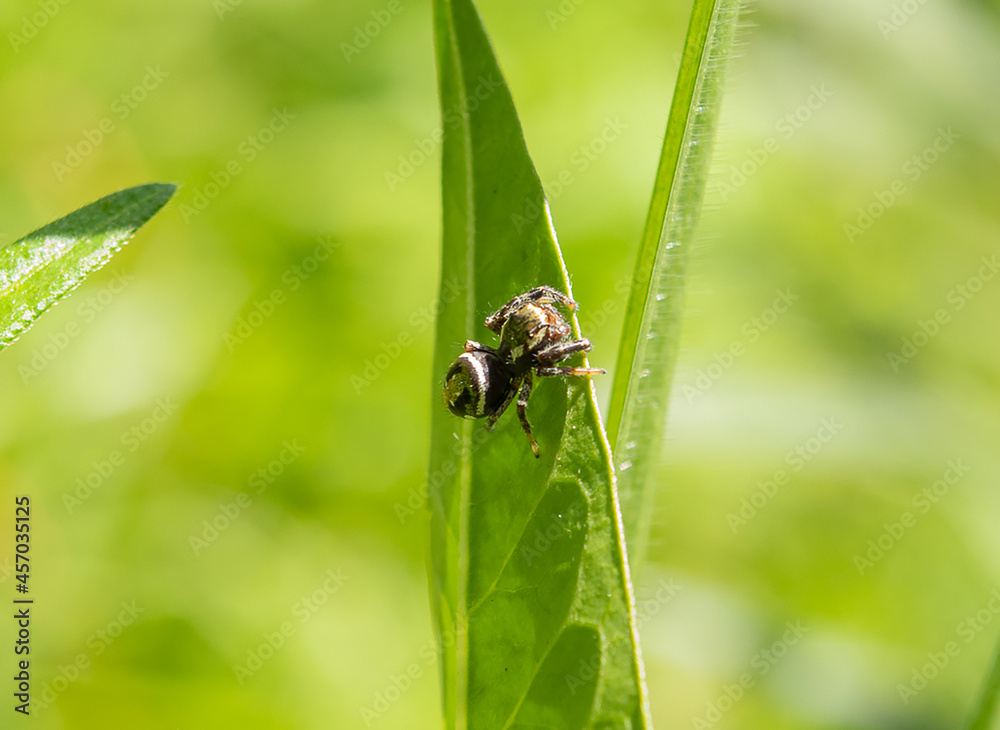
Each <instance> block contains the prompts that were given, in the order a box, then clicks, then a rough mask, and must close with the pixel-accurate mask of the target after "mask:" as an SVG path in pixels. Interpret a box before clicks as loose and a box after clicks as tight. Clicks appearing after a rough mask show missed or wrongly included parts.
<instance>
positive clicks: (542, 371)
mask: <svg viewBox="0 0 1000 730" xmlns="http://www.w3.org/2000/svg"><path fill="white" fill-rule="evenodd" d="M607 372H608V371H607V370H604V369H603V368H574V367H554V368H535V375H541V376H542V377H543V378H544V377H551V376H553V375H605V374H607Z"/></svg>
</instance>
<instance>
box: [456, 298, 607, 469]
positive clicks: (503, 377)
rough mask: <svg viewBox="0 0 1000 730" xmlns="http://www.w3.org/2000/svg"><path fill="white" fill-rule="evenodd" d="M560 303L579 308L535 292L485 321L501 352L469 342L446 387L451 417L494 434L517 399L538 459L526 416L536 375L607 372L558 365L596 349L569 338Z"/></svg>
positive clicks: (511, 302) (522, 423)
mask: <svg viewBox="0 0 1000 730" xmlns="http://www.w3.org/2000/svg"><path fill="white" fill-rule="evenodd" d="M556 303H558V304H561V305H562V306H564V307H566V308H567V309H570V310H576V309H577V308H578V305H577V303H576V302H574V301H573V300H572V299H570V298H569V297H568V296H566V295H565V294H563V293H562V292H560V291H559V290H557V289H553V288H552V287H550V286H539V287H535V288H534V289H532V290H531V291H529V292H526V293H525V294H522V295H520V296H517V297H514V298H513V299H511V300H510V301H509V302H507V304H505V305H504V306H503V307H502V308H500V309H499V310H497V311H496V312H494V313H493V314H491V315H490V316H489V317H487V318H486V321H485V325H486V327H487V328H488V329H489V330H490V331H491V332H493V333H495V334H497V335H498V336H499V337H500V345H499V347H497V348H496V349H494V348H492V347H489V346H487V345H482V344H480V343H478V342H475V341H473V340H468V341H467V342H466V343H465V348H464V349H465V351H464V352H463V353H462V354H461V355H459V356H458V359H456V360H455V362H454V363H452V366H451V367H450V368H449V369H448V374H447V375H446V376H445V382H444V394H443V395H444V402H445V405H446V406H448V408H449V409H450V410H451V412H452V413H454V414H455V415H456V416H460V417H462V418H486V429H487V430H490V431H491V430H493V426H494V425H495V424H496V422H497V419H499V418H500V416H501V415H503V412H504V411H506V410H507V408H508V407H510V404H511V403H512V402H513V401H514V398H515V396H516V397H517V415H518V419H519V420H520V422H521V427H522V428H523V429H524V433H525V434H526V435H527V437H528V442H529V443H530V444H531V450H532V452H533V453H534V454H535V456H536V457H537V456H539V451H538V444H537V442H536V441H535V437H534V435H533V434H532V432H531V425H530V424H529V423H528V416H527V413H526V409H527V407H528V397H529V396H530V395H531V389H532V387H533V384H534V378H533V376H535V375H537V376H540V377H551V376H556V375H598V374H602V373H604V372H605V371H604V370H600V369H597V368H576V367H566V366H557V365H556V363H559V362H562V361H563V360H565V359H566V358H568V357H569V356H571V355H573V354H575V353H577V352H588V351H589V350H590V349H591V348H592V347H593V345H591V344H590V340H587V339H582V340H572V339H569V337H570V335H571V334H572V329H571V328H570V326H569V324H568V323H567V322H566V320H565V318H564V317H563V316H562V314H560V313H559V310H557V309H556V308H555V306H553V305H554V304H556Z"/></svg>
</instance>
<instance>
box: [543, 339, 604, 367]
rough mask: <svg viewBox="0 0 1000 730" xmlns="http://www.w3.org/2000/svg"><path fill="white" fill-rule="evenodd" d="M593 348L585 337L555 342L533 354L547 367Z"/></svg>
mask: <svg viewBox="0 0 1000 730" xmlns="http://www.w3.org/2000/svg"><path fill="white" fill-rule="evenodd" d="M593 349H594V346H593V345H592V344H590V340H588V339H586V338H584V339H582V340H573V341H571V342H557V343H556V344H554V345H550V346H549V347H546V348H545V349H544V350H542V351H541V352H539V353H538V354H537V355H536V356H535V361H536V362H537V363H538V364H539V365H541V366H542V367H548V366H549V365H555V364H556V363H557V362H562V361H563V360H565V359H566V358H567V357H569V356H570V355H573V354H575V353H577V352H590V351H591V350H593Z"/></svg>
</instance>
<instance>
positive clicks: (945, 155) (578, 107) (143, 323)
mask: <svg viewBox="0 0 1000 730" xmlns="http://www.w3.org/2000/svg"><path fill="white" fill-rule="evenodd" d="M904 5H905V7H906V8H908V9H909V10H908V11H907V10H904V9H903V7H904ZM43 6H44V7H48V8H50V9H51V8H57V10H56V11H55V12H54V14H52V13H50V14H48V15H46V11H45V10H43ZM479 7H480V11H481V12H482V14H483V16H484V20H485V23H486V25H487V27H489V28H490V33H491V37H492V39H493V41H494V43H495V44H496V48H497V55H498V56H499V57H500V58H501V59H503V61H504V70H505V72H506V74H507V76H508V80H509V82H510V85H511V88H512V89H513V90H514V94H515V102H516V104H517V107H518V110H519V113H520V115H521V121H522V124H523V127H524V131H525V136H526V138H527V142H528V148H529V150H530V152H531V154H532V156H533V158H534V160H535V163H536V165H537V167H538V170H539V174H540V176H541V178H542V180H543V182H544V183H545V184H546V187H547V190H548V192H549V196H550V198H551V201H552V210H553V216H554V218H555V222H556V226H557V228H558V230H559V232H560V243H561V244H562V247H563V252H564V255H565V258H566V264H567V267H568V269H569V271H570V274H571V276H572V279H573V285H574V294H575V295H576V297H577V298H578V300H579V301H580V303H581V315H582V316H581V327H582V329H583V332H584V334H585V335H586V336H588V337H590V338H591V339H592V340H593V341H594V344H595V348H594V352H593V353H592V356H591V358H590V359H591V362H592V363H593V364H595V365H596V366H605V367H608V366H610V365H611V364H612V363H613V360H614V355H615V352H616V348H617V341H618V333H619V330H620V325H621V313H622V311H623V308H624V302H625V294H624V289H623V286H624V285H623V283H622V282H626V283H627V281H628V279H629V277H630V274H631V268H632V264H633V257H634V254H635V249H636V243H637V241H638V237H639V233H640V229H641V226H642V221H643V216H644V214H645V210H646V206H647V205H648V201H649V193H650V186H651V184H652V179H653V174H654V170H655V166H656V160H657V155H658V152H659V148H660V144H661V140H660V136H661V135H662V133H663V125H664V121H665V119H666V114H667V107H668V103H669V98H670V92H671V88H672V83H673V78H674V76H675V74H676V58H677V54H679V52H680V44H681V41H682V38H683V35H684V30H685V25H686V22H687V15H688V11H689V8H688V6H686V5H671V4H663V3H651V2H624V3H614V4H611V3H603V4H602V3H593V2H581V3H579V4H577V3H566V2H561V1H560V2H556V1H555V0H552V1H543V2H526V1H525V0H515V1H514V2H503V3H501V2H497V1H496V0H483V2H481V3H480V4H479ZM373 14H374V15H373ZM750 18H751V20H752V21H753V22H754V23H755V27H753V28H751V29H750V30H749V32H748V33H746V34H744V35H743V40H744V41H745V42H746V46H745V48H744V49H743V57H742V58H741V59H738V60H737V61H736V63H735V64H734V66H733V68H732V71H733V72H734V73H733V74H732V76H731V83H730V86H729V88H728V89H727V92H726V100H725V104H724V117H723V120H722V125H721V127H720V130H719V137H718V149H719V151H720V153H721V157H720V160H719V163H718V165H717V176H716V177H715V179H714V181H713V182H712V183H710V194H709V202H710V203H715V207H714V209H709V210H706V213H705V216H704V218H703V230H704V231H705V233H706V243H705V244H704V245H703V246H701V247H700V248H699V249H698V250H696V251H695V255H694V258H693V260H692V262H691V268H690V275H691V277H692V278H691V280H690V282H689V287H688V293H687V301H688V314H687V316H686V319H685V322H684V324H683V327H682V329H683V332H684V336H683V340H682V350H681V354H680V360H679V365H680V367H679V370H678V372H677V374H676V378H675V381H674V400H673V402H672V403H671V405H670V413H671V416H670V422H669V424H668V427H667V434H668V440H667V443H666V444H665V447H664V453H663V464H662V467H661V473H660V478H659V489H658V492H657V495H656V514H655V515H654V516H653V535H652V543H651V550H650V555H649V559H650V562H649V564H648V565H647V568H646V569H644V571H643V574H642V580H641V583H640V585H638V586H637V590H638V593H639V597H640V599H641V600H640V607H639V608H640V610H639V618H640V632H641V635H642V637H643V644H644V654H645V658H646V664H647V674H648V680H649V683H650V692H651V701H652V709H653V716H654V720H655V721H656V724H657V726H662V727H673V726H677V727H691V726H693V724H694V719H695V718H697V719H700V720H701V721H703V722H705V723H706V724H709V725H711V726H712V727H719V728H723V727H733V728H736V727H768V728H859V727H860V728H876V727H905V726H920V727H939V726H940V727H945V726H947V727H955V726H956V725H957V724H958V723H959V722H960V720H961V719H962V718H963V717H964V715H965V714H966V712H967V711H968V710H969V708H970V706H971V703H972V700H973V697H974V695H975V692H976V688H977V685H978V683H979V682H980V681H981V680H982V679H983V678H984V676H985V673H986V670H987V667H988V662H989V657H990V655H991V654H992V652H993V648H994V644H995V641H996V639H997V636H998V633H1000V632H998V627H1000V620H998V616H997V614H996V613H995V611H994V609H996V608H997V607H1000V602H998V601H993V602H992V603H991V593H992V591H994V590H995V589H996V586H997V584H998V578H1000V557H998V556H1000V545H998V534H1000V533H998V531H997V530H996V524H997V521H998V519H1000V496H998V493H997V489H996V485H997V483H998V477H1000V462H998V455H997V451H996V443H997V442H998V438H1000V419H998V413H1000V370H998V362H1000V339H998V338H997V337H996V336H995V335H996V315H997V312H998V307H1000V277H997V276H995V275H993V273H994V269H993V267H994V266H995V264H993V263H992V262H993V261H994V259H993V258H991V257H993V256H998V255H1000V252H998V248H1000V243H998V242H1000V235H998V234H1000V211H998V208H997V205H996V201H997V199H998V193H1000V190H998V187H1000V185H998V182H997V176H996V172H995V171H996V169H997V167H998V155H1000V127H998V126H997V124H996V120H997V118H998V116H1000V97H998V95H997V94H996V90H995V79H997V78H1000V25H998V19H997V15H996V5H995V3H983V2H962V1H958V0H953V1H949V2H942V3H926V4H921V3H898V2H894V1H888V0H887V1H886V2H847V3H827V4H822V5H821V4H815V3H796V2H791V1H790V0H761V1H760V2H758V3H756V4H755V6H754V11H753V13H752V14H751V16H750ZM0 27H2V28H3V30H4V33H3V42H4V43H6V44H7V45H6V46H4V53H5V55H4V74H3V75H2V77H0V105H2V108H3V109H4V110H5V114H4V123H3V134H2V135H0V153H2V156H3V159H4V160H5V162H6V164H5V165H3V167H2V169H0V233H2V236H3V237H2V240H3V241H4V242H9V241H13V240H16V239H17V238H18V237H20V236H21V235H23V234H24V233H26V232H28V231H30V230H33V229H34V228H36V227H37V225H38V223H39V222H41V221H45V220H51V219H54V218H56V217H59V216H60V215H63V214H64V213H65V212H66V211H67V210H72V209H74V208H75V207H78V206H79V205H80V204H81V203H84V202H86V201H89V200H93V199H94V198H95V197H97V196H99V195H101V194H103V193H104V192H106V191H108V190H116V189H120V188H122V187H126V186H128V185H132V184H136V183H139V182H144V181H147V180H153V179H157V180H173V181H178V182H182V183H183V184H184V185H183V187H182V188H181V189H180V190H179V191H178V193H177V195H176V196H175V198H174V202H173V203H172V204H171V205H170V207H169V208H168V209H167V210H166V211H165V212H164V213H162V214H160V215H158V216H156V218H155V219H154V220H152V221H151V222H150V224H148V226H147V227H145V228H144V229H143V233H142V236H141V240H137V241H135V242H134V243H133V244H132V245H130V246H129V247H127V248H126V249H124V250H123V251H122V252H121V253H119V254H117V255H116V257H115V259H114V260H113V261H112V262H111V264H110V265H109V266H108V267H106V268H105V269H104V270H103V271H102V272H101V273H99V274H97V275H95V276H94V277H93V278H91V279H89V280H88V282H87V283H86V284H85V285H84V286H83V287H81V288H80V289H79V290H78V291H77V292H75V293H74V294H73V295H72V296H71V297H69V298H67V299H66V300H65V301H64V302H63V303H62V304H60V305H59V306H57V307H55V308H54V309H53V310H52V311H51V312H50V313H48V314H47V315H46V317H45V318H44V319H42V320H40V322H39V324H38V325H37V326H36V327H35V328H34V329H33V330H32V331H31V332H30V333H28V334H27V335H26V336H25V337H23V338H22V339H21V340H20V341H18V342H17V343H16V344H14V345H13V346H11V347H9V348H7V349H6V350H5V351H4V352H3V353H2V354H0V403H2V404H3V408H2V409H0V489H2V493H0V499H2V500H3V502H4V504H7V505H10V504H11V502H12V495H13V494H15V493H17V494H22V493H23V494H29V495H31V496H32V499H33V501H34V504H35V507H36V510H35V513H34V517H33V520H34V521H33V526H34V529H35V533H34V539H35V541H34V543H33V553H32V555H33V558H34V560H35V561H36V563H35V571H36V572H35V573H33V591H34V595H35V597H36V599H37V603H36V604H35V612H36V613H35V616H36V618H37V624H36V626H37V631H36V632H35V634H34V640H33V641H34V643H33V652H34V660H35V663H34V666H35V668H36V670H37V674H36V675H35V676H36V679H37V682H38V684H37V685H36V690H37V694H36V698H38V699H40V698H42V696H43V693H44V687H45V685H48V686H49V687H51V688H58V692H57V695H56V698H55V702H54V705H53V706H51V707H48V708H45V709H39V710H38V712H37V716H36V717H35V718H33V720H32V721H31V722H32V723H33V724H34V725H36V726H37V727H44V728H60V727H67V728H72V727H107V728H132V727H142V728H153V729H157V728H164V729H172V728H176V727H184V728H187V727H215V728H223V727H225V728H229V727H232V728H237V727H239V728H328V727H337V728H365V727H372V728H382V729H386V730H389V729H392V728H406V729H407V730H412V729H413V728H423V727H427V728H437V727H440V723H441V719H440V713H441V710H440V701H439V683H438V677H437V673H438V668H437V661H438V652H437V650H436V648H435V645H434V643H433V634H432V630H431V619H430V610H429V602H428V599H427V570H426V560H427V557H426V544H427V533H428V528H427V516H426V511H425V505H424V504H423V500H422V497H421V492H422V488H423V480H424V475H425V469H426V463H427V462H426V459H427V446H428V442H429V430H428V424H429V420H430V413H429V408H430V404H429V403H428V401H427V398H426V384H427V382H428V381H429V380H430V379H431V378H432V377H434V374H432V373H431V370H430V360H431V351H432V336H431V331H432V327H431V322H432V317H433V312H432V311H431V309H432V305H433V302H434V301H435V299H436V296H437V285H438V282H437V271H438V265H439V261H438V253H439V248H438V246H439V235H440V201H439V191H440V188H439V172H438V157H437V155H438V152H439V144H438V142H437V141H436V139H437V135H436V130H438V129H439V124H440V120H439V114H438V108H437V94H436V83H435V70H434V61H433V58H434V56H433V44H432V36H431V20H430V7H429V4H428V3H426V2H422V3H408V2H405V0H399V2H371V3H349V4H343V3H320V2H308V1H306V0H295V1H293V2H276V1H272V2H269V3H250V2H247V1H244V2H242V3H238V2H236V1H235V0H220V2H217V3H215V4H214V5H213V4H212V3H202V2H197V3H196V2H181V3H173V4H163V3H128V2H124V1H115V2H111V1H107V2H93V3H80V4H77V3H75V2H70V3H67V4H65V5H60V4H58V3H56V4H52V3H41V4H39V3H38V2H21V1H18V2H13V3H7V4H4V5H3V7H2V8H0ZM30 32H33V35H32V37H30V38H28V37H27V36H28V34H29V33H30ZM11 33H13V34H15V35H16V36H17V38H22V37H23V38H24V41H25V42H24V43H20V42H19V41H17V42H16V43H15V42H12V40H11V36H10V35H9V34H11ZM15 41H16V39H15ZM15 45H16V47H15ZM362 46H363V47H362ZM102 125H103V130H107V131H103V130H102ZM88 145H89V146H88ZM935 145H937V149H935ZM67 146H68V147H69V148H70V149H69V150H67ZM724 183H725V185H723V184H724ZM859 208H861V209H862V211H866V212H865V213H864V214H859V211H858V209H859ZM865 215H867V216H868V218H866V217H865ZM847 225H851V226H854V227H856V228H857V229H858V231H854V230H852V229H846V228H845V226H847ZM984 260H985V262H989V265H987V264H986V263H984ZM786 302H787V303H786ZM937 316H939V317H941V319H943V320H946V321H944V322H943V323H941V322H938V324H937V325H935V323H934V320H935V317H937ZM70 323H76V324H77V325H78V327H79V329H80V335H79V336H76V337H68V338H62V337H60V333H65V332H66V327H67V326H68V325H69V324H70ZM922 332H924V333H925V334H921V333H922ZM926 332H930V333H932V334H926ZM907 342H908V343H910V344H906V343H907ZM904 348H905V349H904ZM910 348H912V349H910ZM727 353H728V354H727ZM893 353H895V354H897V355H898V358H896V359H894V360H890V355H892V354H893ZM900 359H902V360H904V362H900ZM437 376H438V377H442V376H443V374H437ZM598 385H599V388H603V390H599V395H600V396H601V398H602V399H603V400H602V405H604V404H606V402H607V396H608V392H607V390H606V388H607V385H606V384H601V383H599V384H598ZM506 417H510V416H509V415H508V416H506ZM824 437H825V439H826V440H825V441H824V440H823V438H824ZM116 451H117V452H120V454H121V457H122V459H123V463H122V464H121V465H120V466H116V467H114V468H113V469H112V470H111V471H110V472H109V473H107V474H106V475H105V474H102V472H107V471H108V468H107V464H108V463H110V456H111V454H112V452H116ZM122 459H119V461H121V460H122ZM282 459H284V461H282ZM959 472H960V473H959ZM949 479H950V480H951V481H952V482H953V483H950V484H949V483H948V480H949ZM771 482H774V486H773V487H772V486H771V484H770V483H771ZM778 482H782V483H781V484H779V483H778ZM81 483H82V484H83V485H84V486H82V487H81V486H80V484H81ZM78 489H79V490H80V491H79V492H77V490H78ZM88 490H89V491H88ZM925 490H930V492H929V493H927V494H925ZM935 490H936V491H935ZM769 493H773V494H770V495H769ZM73 500H79V503H77V502H75V501H73ZM743 500H746V502H745V503H744V501H743ZM237 508H238V511H237ZM741 510H743V514H744V515H749V516H748V517H746V518H744V517H742V515H741ZM754 510H756V512H755V513H754ZM11 513H12V509H11V508H9V507H8V508H7V511H6V512H5V514H8V515H10V514H11ZM907 513H910V515H911V516H912V517H906V516H905V515H906V514H907ZM730 515H734V516H735V517H736V518H739V519H746V520H747V522H746V524H740V523H739V522H738V521H737V520H734V519H733V518H731V517H730ZM903 520H906V523H909V524H911V525H912V526H909V527H907V526H905V525H904V524H903ZM213 525H214V526H213ZM897 536H898V537H897ZM199 541H203V542H199ZM869 541H871V543H872V544H873V545H874V547H872V545H870V544H869ZM880 544H881V546H882V547H880ZM0 545H2V546H3V547H2V552H0V555H9V554H10V546H11V545H12V536H11V528H10V519H9V518H5V519H4V521H3V522H2V524H0ZM869 552H870V555H871V558H869V557H867V556H868V555H869ZM856 556H860V557H861V558H863V559H866V560H870V562H871V565H865V564H861V566H860V568H859V567H858V564H857V563H856ZM0 560H2V559H0ZM3 572H4V571H0V575H2V573H3ZM671 581H672V583H671ZM11 584H12V580H11V578H10V577H9V575H8V576H7V577H6V578H4V580H3V585H4V586H5V587H6V586H10V585H11ZM4 590H7V589H6V588H5V589H4ZM4 595H5V596H9V595H10V593H9V592H8V593H5V594H4ZM123 602H124V603H125V604H126V607H128V608H131V609H132V610H131V612H130V611H129V610H127V609H126V608H123V606H122V603H123ZM133 602H134V603H133ZM119 622H121V623H119ZM125 622H128V623H127V625H124V624H125ZM789 625H790V626H792V627H796V630H791V629H789V628H788V626H789ZM12 629H13V627H12V622H11V621H10V620H2V621H0V643H2V644H3V645H4V646H10V645H11V642H12V633H11V632H12ZM949 642H953V645H951V644H949ZM272 644H273V645H277V648H271V645H272ZM949 647H950V648H953V649H954V651H952V652H951V653H950V654H949V653H947V650H948V648H949ZM942 652H945V656H946V658H947V663H946V664H945V666H944V667H943V668H941V669H938V670H937V671H936V672H934V671H933V669H927V668H926V666H925V665H928V664H929V663H932V662H933V660H934V658H937V659H938V660H939V661H942V662H943V661H944V660H942V659H941V656H940V655H941V653H942ZM929 653H930V654H931V657H929V656H928V654H929ZM81 656H82V657H83V658H84V661H85V662H86V663H87V667H86V668H85V669H83V670H80V671H79V672H78V673H74V672H73V671H72V670H71V666H72V664H73V662H74V661H75V660H77V659H78V658H79V657H81ZM258 662H259V663H258ZM234 666H236V667H238V668H239V669H240V673H239V676H238V673H237V671H234ZM915 672H916V675H915V674H914V673H915ZM924 674H926V675H928V676H930V675H932V674H933V675H934V676H933V677H931V678H930V679H926V680H923V677H922V675H924ZM741 679H742V680H743V682H744V685H746V686H744V687H743V688H742V691H741V690H740V682H741ZM922 680H923V683H922ZM914 683H915V684H914ZM923 685H925V686H923ZM901 686H902V687H904V688H905V687H906V686H910V687H914V686H916V687H921V688H920V689H919V690H916V689H915V690H913V695H912V696H910V695H907V696H906V698H905V699H906V700H907V701H906V702H905V703H904V702H903V700H902V699H901V697H900V687H901ZM52 691H53V692H56V690H55V689H53V690H52ZM737 695H738V696H739V699H735V700H734V699H731V696H737ZM5 712H10V710H9V709H8V710H5ZM713 713H718V716H716V715H715V714H713ZM7 716H8V717H9V715H7Z"/></svg>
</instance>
